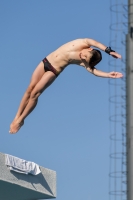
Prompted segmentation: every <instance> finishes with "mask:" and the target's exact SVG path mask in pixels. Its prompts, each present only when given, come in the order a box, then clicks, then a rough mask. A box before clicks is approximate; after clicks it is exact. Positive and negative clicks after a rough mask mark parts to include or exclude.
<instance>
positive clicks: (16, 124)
mask: <svg viewBox="0 0 133 200" xmlns="http://www.w3.org/2000/svg"><path fill="white" fill-rule="evenodd" d="M23 124H24V121H21V122H20V121H19V120H15V121H13V122H12V123H11V125H10V130H9V133H11V134H13V133H17V132H18V131H19V129H20V128H21V126H23Z"/></svg>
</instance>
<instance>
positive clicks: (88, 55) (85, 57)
mask: <svg viewBox="0 0 133 200" xmlns="http://www.w3.org/2000/svg"><path fill="white" fill-rule="evenodd" d="M92 50H93V49H92V48H87V49H83V50H82V51H81V53H80V58H81V59H82V60H85V61H86V62H89V61H90V58H91V56H92V54H91V51H92Z"/></svg>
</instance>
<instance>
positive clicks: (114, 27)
mask: <svg viewBox="0 0 133 200" xmlns="http://www.w3.org/2000/svg"><path fill="white" fill-rule="evenodd" d="M126 5H127V2H126V0H110V14H111V17H110V18H111V25H110V44H109V45H110V46H111V47H112V49H114V50H115V51H117V52H118V53H120V54H121V55H122V59H121V60H117V59H114V58H112V57H111V56H110V57H109V71H118V72H122V73H123V74H124V77H123V78H122V79H109V96H110V97H109V101H110V104H109V113H110V118H109V119H110V169H109V177H110V178H109V199H110V200H126V199H127V176H126V172H127V168H126V164H127V162H126V158H127V157H126V66H125V62H126V56H125V49H126V34H127V6H126Z"/></svg>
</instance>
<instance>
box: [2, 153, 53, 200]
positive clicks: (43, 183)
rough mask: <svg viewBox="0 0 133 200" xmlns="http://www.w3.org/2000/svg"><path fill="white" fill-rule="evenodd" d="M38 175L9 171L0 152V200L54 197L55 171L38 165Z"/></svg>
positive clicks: (32, 199) (38, 199)
mask: <svg viewBox="0 0 133 200" xmlns="http://www.w3.org/2000/svg"><path fill="white" fill-rule="evenodd" d="M40 169H41V172H42V173H40V174H38V175H31V174H28V175H26V174H20V173H17V172H14V171H10V170H9V169H8V167H7V166H6V165H5V155H4V154H2V153H0V200H41V199H50V198H55V197H56V172H55V171H52V170H50V169H46V168H43V167H40Z"/></svg>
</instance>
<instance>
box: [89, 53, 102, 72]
mask: <svg viewBox="0 0 133 200" xmlns="http://www.w3.org/2000/svg"><path fill="white" fill-rule="evenodd" d="M91 54H92V57H91V58H90V61H89V65H90V67H91V68H92V69H93V68H94V66H95V65H97V64H98V63H99V62H100V61H101V60H102V54H101V51H99V50H98V49H93V50H92V51H91Z"/></svg>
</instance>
